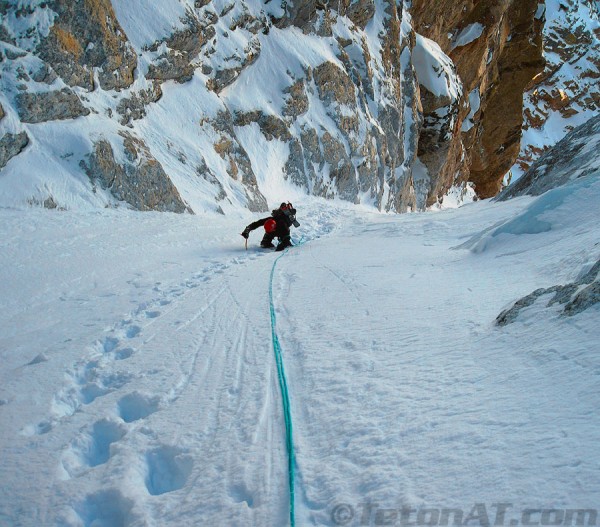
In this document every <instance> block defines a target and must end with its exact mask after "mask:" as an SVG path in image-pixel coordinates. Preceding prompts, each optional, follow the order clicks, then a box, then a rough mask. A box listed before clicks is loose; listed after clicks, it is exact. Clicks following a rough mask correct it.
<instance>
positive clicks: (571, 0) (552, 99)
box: [511, 0, 600, 178]
mask: <svg viewBox="0 0 600 527" xmlns="http://www.w3.org/2000/svg"><path fill="white" fill-rule="evenodd" d="M599 6H600V3H598V2H596V1H594V0H560V1H559V0H546V2H545V5H543V6H541V7H540V16H543V17H544V18H545V19H546V21H545V25H544V30H543V35H544V38H543V42H544V55H545V57H546V67H545V69H544V71H543V72H542V73H541V74H539V75H537V76H536V77H535V78H534V79H533V81H532V82H531V83H530V85H529V86H528V90H527V93H526V94H525V111H524V123H523V141H522V143H521V150H520V153H519V157H518V160H517V163H516V164H515V165H514V166H513V168H512V171H511V172H512V174H513V176H514V177H515V178H518V177H520V176H521V175H522V174H523V173H524V172H526V171H527V170H528V169H529V167H530V166H531V164H532V163H533V162H534V161H535V160H536V159H538V158H539V157H540V156H541V155H542V154H543V153H544V152H545V151H547V150H548V149H549V148H551V147H552V146H553V145H554V144H555V143H556V142H557V141H558V140H560V139H561V138H562V137H564V136H565V135H566V134H567V133H568V132H570V131H571V130H573V129H574V128H576V127H577V126H579V125H581V124H582V123H584V122H586V121H587V120H588V119H590V117H592V116H594V115H597V114H598V113H599V111H600V83H599V82H598V81H599V79H600V54H599V50H600V13H599Z"/></svg>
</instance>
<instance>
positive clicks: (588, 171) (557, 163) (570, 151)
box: [497, 115, 600, 201]
mask: <svg viewBox="0 0 600 527" xmlns="http://www.w3.org/2000/svg"><path fill="white" fill-rule="evenodd" d="M599 151H600V115H597V116H596V117H592V118H591V119H590V120H589V121H588V122H587V123H585V124H583V125H581V126H579V127H578V128H576V129H575V130H573V131H572V132H570V133H569V134H567V135H566V136H565V137H564V138H563V139H561V140H560V141H559V142H558V143H557V144H556V145H555V146H554V147H552V148H551V149H550V150H548V151H547V152H546V153H545V154H544V155H543V156H541V157H540V158H539V159H538V160H537V161H536V162H535V163H533V165H531V168H530V169H529V170H528V171H527V172H526V173H525V174H524V175H523V176H522V177H521V178H520V179H518V180H517V181H516V182H515V183H513V184H512V185H510V186H509V187H507V188H506V189H504V190H503V191H502V192H501V193H500V194H499V195H498V198H497V199H498V200H499V201H503V200H506V199H510V198H514V197H516V196H523V195H526V194H529V195H532V196H538V195H540V194H543V193H544V192H546V191H548V190H550V189H553V188H556V187H560V186H562V185H565V184H566V183H568V182H569V181H575V180H577V179H579V178H588V177H600V166H599V164H598V152H599Z"/></svg>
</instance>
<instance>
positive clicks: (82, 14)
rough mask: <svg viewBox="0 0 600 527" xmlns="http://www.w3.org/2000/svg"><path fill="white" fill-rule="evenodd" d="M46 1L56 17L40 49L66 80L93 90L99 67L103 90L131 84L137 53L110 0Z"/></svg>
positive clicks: (43, 56) (41, 55) (40, 53)
mask: <svg viewBox="0 0 600 527" xmlns="http://www.w3.org/2000/svg"><path fill="white" fill-rule="evenodd" d="M47 4H48V6H49V7H50V8H51V9H52V10H53V11H54V12H55V13H56V14H57V18H56V20H55V22H54V25H53V26H52V27H51V28H50V33H49V34H48V36H47V37H46V38H44V39H42V41H41V42H40V44H39V46H38V53H39V56H40V57H41V58H42V59H43V60H44V61H46V62H47V63H48V64H50V65H51V66H52V68H53V69H54V71H55V72H56V73H58V75H59V76H60V77H61V78H62V79H63V80H64V82H65V83H66V84H68V85H69V86H81V87H83V88H86V89H87V90H90V91H91V90H93V89H94V88H95V86H94V70H96V71H97V74H98V81H99V83H100V87H101V88H102V89H103V90H122V89H123V88H127V87H128V86H131V84H132V83H133V73H134V70H135V69H136V67H137V56H136V54H135V52H134V50H133V48H132V47H131V45H130V44H129V42H128V40H127V37H126V35H125V32H124V31H123V29H122V28H121V26H120V24H119V22H118V21H117V18H116V16H115V12H114V10H113V7H112V4H111V2H110V0H86V1H85V2H84V1H79V2H73V1H72V0H52V1H50V2H48V3H47Z"/></svg>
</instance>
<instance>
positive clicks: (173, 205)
mask: <svg viewBox="0 0 600 527" xmlns="http://www.w3.org/2000/svg"><path fill="white" fill-rule="evenodd" d="M123 140H124V142H123V146H124V149H125V154H126V157H127V162H126V163H124V164H119V163H117V161H116V160H115V156H114V152H113V149H112V146H111V144H110V143H109V142H108V141H106V140H100V141H98V142H97V143H96V144H95V146H94V151H93V152H92V153H91V154H90V156H89V159H88V162H87V163H85V162H82V167H83V168H84V170H85V171H86V173H87V175H88V177H89V178H90V180H91V181H92V182H93V183H94V184H97V185H99V186H100V187H101V188H104V189H108V190H109V191H110V192H111V194H112V195H113V196H114V197H115V198H116V199H118V200H120V201H125V202H127V203H129V205H131V206H132V207H133V208H134V209H136V210H141V211H144V210H156V211H161V212H178V213H181V212H191V210H190V209H189V207H188V206H187V205H186V204H185V202H184V201H183V200H182V199H181V196H180V195H179V192H178V191H177V189H176V188H175V186H174V185H173V183H172V182H171V180H170V179H169V177H168V176H167V174H166V173H165V171H164V169H163V167H162V165H161V164H160V163H159V162H158V161H157V160H156V159H155V158H154V157H152V155H151V154H150V151H149V150H148V148H147V146H146V145H145V144H144V142H143V141H141V140H140V139H138V138H136V137H134V136H132V135H129V134H124V136H123Z"/></svg>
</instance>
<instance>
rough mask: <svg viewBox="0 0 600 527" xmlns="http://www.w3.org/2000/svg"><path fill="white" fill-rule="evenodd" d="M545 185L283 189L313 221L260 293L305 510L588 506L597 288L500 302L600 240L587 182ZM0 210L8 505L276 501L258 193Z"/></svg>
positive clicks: (186, 516) (43, 508) (46, 510)
mask: <svg viewBox="0 0 600 527" xmlns="http://www.w3.org/2000/svg"><path fill="white" fill-rule="evenodd" d="M578 184H579V185H581V182H579V183H578ZM563 194H565V193H563ZM542 198H544V196H542ZM563 198H564V199H562V198H561V199H558V200H554V201H551V200H550V202H548V201H549V200H548V199H547V198H546V201H545V202H544V206H543V207H540V206H538V205H536V204H537V200H538V199H541V198H530V197H524V198H518V199H515V200H512V201H510V202H503V203H490V202H477V203H473V204H470V205H468V206H465V207H462V208H460V209H456V210H446V211H441V212H435V213H423V214H411V215H402V216H395V215H385V214H379V213H375V212H373V211H372V210H368V209H362V210H361V209H357V208H353V209H351V208H344V207H343V206H342V205H335V204H331V203H326V202H323V201H317V200H309V201H305V202H304V203H295V205H296V206H297V208H298V210H299V214H298V219H299V220H300V222H301V224H302V225H301V227H300V229H298V230H297V231H295V232H294V237H295V238H296V239H299V237H300V236H304V239H305V241H306V243H304V244H303V245H302V246H301V247H298V248H295V249H292V250H290V251H289V252H288V253H286V254H285V256H283V257H282V259H281V260H279V262H278V264H277V269H276V272H275V275H274V281H273V292H274V303H275V308H276V315H277V328H276V329H277V334H278V336H279V340H280V342H281V346H282V351H283V360H284V364H285V369H286V374H287V380H288V386H289V390H290V396H291V409H292V418H293V423H294V446H295V450H296V463H297V465H296V481H295V484H296V497H295V505H296V524H297V525H302V526H303V525H337V524H346V525H383V524H384V523H382V522H384V520H385V521H388V524H390V525H394V524H396V525H397V524H399V522H400V519H399V514H400V511H399V510H400V508H402V507H403V506H406V507H412V508H414V509H415V510H424V508H425V507H430V508H431V507H433V508H436V507H437V508H459V509H461V510H463V511H464V514H465V517H466V515H468V514H469V512H470V511H471V509H472V508H473V507H474V505H475V504H476V503H478V504H485V505H487V507H488V510H489V512H490V514H491V513H492V511H493V510H494V509H492V504H495V503H499V502H505V503H511V504H513V505H512V507H511V510H510V512H511V513H513V512H515V511H519V510H521V508H524V507H530V508H544V507H548V508H558V509H560V508H591V507H594V504H595V503H596V499H597V496H598V491H599V490H600V488H599V484H598V478H597V475H598V471H599V469H600V459H599V457H598V450H597V445H598V441H600V421H599V418H598V414H597V408H598V406H599V404H600V378H599V377H598V371H600V359H599V358H598V354H597V343H598V340H599V338H600V324H598V319H599V315H600V312H599V309H598V304H596V306H593V307H591V308H590V309H588V310H587V311H584V312H583V313H580V314H577V315H575V316H573V317H565V316H563V315H560V314H559V310H558V309H555V308H546V307H545V302H544V301H543V299H540V300H539V301H538V302H536V303H535V304H534V305H532V306H530V307H528V308H527V309H524V310H523V311H522V313H521V315H520V316H519V317H518V318H517V320H516V321H515V322H514V323H512V324H509V325H507V326H505V327H499V326H497V325H496V324H495V318H496V317H497V316H498V314H499V313H500V312H501V311H502V310H504V309H505V308H507V307H510V306H511V305H512V304H513V303H514V302H515V301H516V300H518V299H519V298H521V297H522V296H524V295H527V294H529V293H530V292H531V291H533V290H534V289H537V288H540V287H549V286H553V285H555V284H560V283H567V282H571V281H573V279H574V278H576V277H577V276H578V275H579V274H580V272H581V271H582V269H589V267H590V266H591V265H592V264H593V263H594V262H595V261H597V260H598V258H599V257H600V244H599V239H598V238H599V233H600V231H599V227H598V224H597V217H598V212H600V211H599V210H598V204H599V203H600V181H599V180H598V179H597V178H595V179H588V181H587V184H586V185H585V186H580V187H575V188H573V189H571V191H570V192H568V193H566V194H565V195H564V196H563ZM0 217H1V221H0V246H1V249H2V250H0V269H1V271H0V284H1V287H2V294H1V295H0V308H1V309H0V358H1V362H0V364H1V368H0V459H2V462H1V463H0V481H2V492H1V493H0V524H1V525H3V526H4V525H6V526H17V525H19V526H38V525H57V526H58V525H60V526H92V525H93V526H145V525H147V526H157V527H158V526H160V527H165V526H167V527H168V526H192V525H211V526H223V527H225V526H248V525H256V526H282V525H286V524H288V518H289V494H288V480H287V454H286V448H285V429H284V422H283V413H282V403H281V394H280V392H279V385H278V382H277V371H276V366H275V359H274V355H273V349H272V344H271V327H270V320H269V293H268V288H269V275H270V272H271V269H272V265H273V262H274V257H275V255H274V254H272V253H270V252H264V251H262V250H259V249H257V248H256V246H257V244H258V241H259V234H258V233H253V235H252V236H251V239H250V244H249V249H248V251H245V250H244V247H243V243H242V242H243V240H242V239H241V237H240V236H239V234H238V233H239V232H240V231H241V229H242V227H243V226H244V225H245V224H247V223H249V221H250V219H251V217H252V216H250V215H248V214H247V213H246V215H243V214H242V213H239V214H238V215H237V216H230V217H227V218H224V217H215V216H210V215H205V216H202V215H200V216H188V215H170V214H156V213H134V212H124V211H120V212H118V213H117V212H115V211H111V210H106V211H100V212H80V213H77V212H58V211H45V210H29V211H11V210H6V209H4V210H0ZM515 218H516V219H517V220H518V221H517V220H515ZM515 221H516V223H517V224H518V225H519V226H521V227H522V228H516V227H515ZM540 222H543V224H544V226H545V228H544V229H537V228H535V226H536V225H538V224H539V223H540ZM527 225H530V226H532V227H531V228H526V227H527ZM523 226H524V228H523ZM368 503H370V504H371V506H368V507H367V506H364V504H368ZM339 504H347V505H348V507H346V508H345V509H344V508H340V507H338V505H339ZM375 504H376V505H375ZM352 514H354V516H352ZM394 514H396V516H394ZM415 514H416V513H415ZM517 518H519V516H517ZM508 519H509V518H508V517H507V521H506V523H505V525H508V523H507V522H508ZM346 520H348V521H347V522H346V523H344V522H345V521H346ZM413 520H414V516H413ZM365 521H366V523H365ZM336 522H337V523H336ZM390 522H391V523H390ZM471 524H473V523H471ZM475 524H477V522H475ZM480 524H481V523H480ZM513 525H514V524H513Z"/></svg>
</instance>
